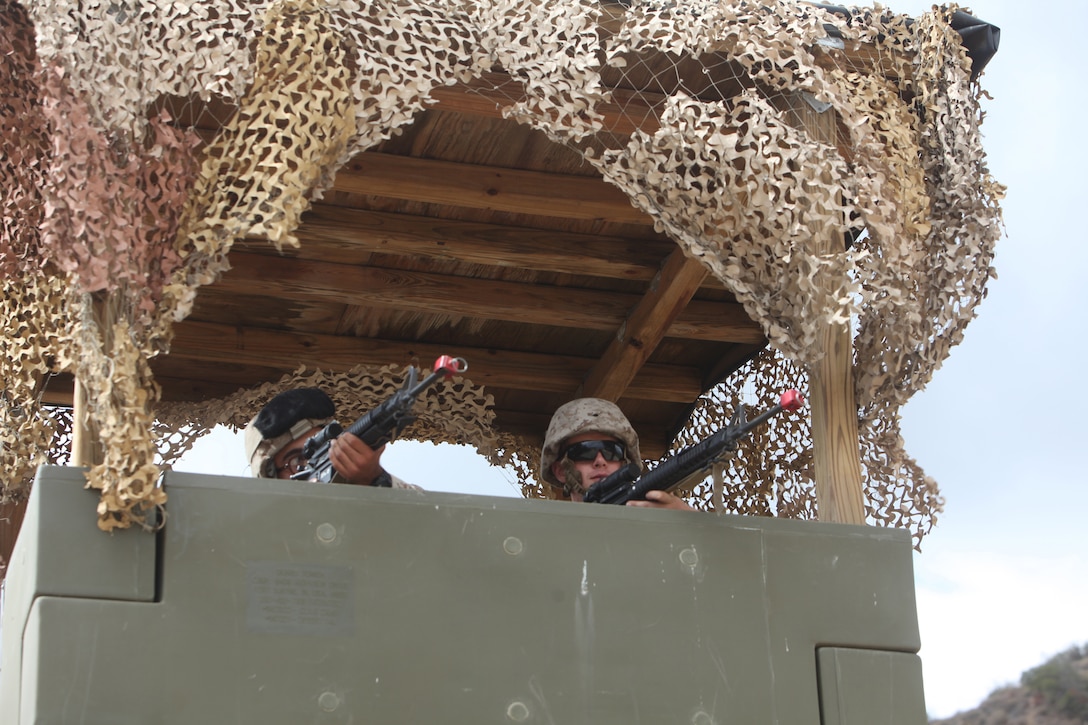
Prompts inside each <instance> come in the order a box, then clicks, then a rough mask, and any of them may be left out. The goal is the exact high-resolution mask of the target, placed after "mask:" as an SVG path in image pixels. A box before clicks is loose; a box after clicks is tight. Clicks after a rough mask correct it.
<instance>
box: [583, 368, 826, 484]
mask: <svg viewBox="0 0 1088 725" xmlns="http://www.w3.org/2000/svg"><path fill="white" fill-rule="evenodd" d="M804 402H805V401H804V398H802V397H801V394H800V393H799V392H798V391H796V390H787V391H786V392H785V393H783V394H782V396H781V397H780V398H779V402H778V404H777V405H775V406H774V407H773V408H771V409H769V410H766V411H764V412H763V413H761V414H759V415H758V416H756V417H755V418H753V419H752V420H751V421H749V420H746V419H745V415H744V406H743V405H740V406H738V407H737V410H736V411H735V412H734V413H733V417H732V418H730V420H729V423H728V425H726V426H725V428H723V429H721V430H720V431H718V432H717V433H714V434H713V435H711V436H710V437H708V438H704V439H703V440H701V441H699V442H698V443H695V444H692V445H690V446H688V447H687V448H684V449H683V450H681V451H680V452H679V453H677V454H676V455H675V456H673V457H672V458H670V459H668V460H667V461H665V462H664V463H662V464H661V465H660V466H658V467H657V468H655V469H653V470H651V471H647V472H646V473H645V474H644V475H643V476H641V477H640V476H639V475H638V473H639V471H638V466H636V465H635V464H633V463H632V464H629V465H627V466H625V467H623V468H621V469H619V470H618V471H616V472H615V473H613V474H612V475H611V476H609V477H608V478H605V479H603V480H601V481H598V482H597V483H595V484H593V485H592V486H590V487H589V490H588V491H586V494H585V501H586V502H588V503H609V504H618V505H621V506H622V505H623V504H626V503H627V502H628V501H642V500H645V498H646V494H647V493H649V492H650V491H669V490H672V489H673V488H675V487H677V486H679V485H680V484H681V483H683V482H684V481H686V480H687V479H688V478H690V477H691V476H693V475H695V474H696V473H699V472H701V471H706V470H708V469H709V468H710V466H711V465H712V464H713V463H714V462H715V461H716V460H718V459H719V458H721V456H722V455H723V454H725V453H727V452H730V451H735V450H736V449H737V443H738V442H739V441H740V440H741V439H742V438H744V437H745V436H746V435H748V433H749V432H750V431H751V430H752V429H753V428H755V427H757V426H760V425H763V423H765V422H766V421H767V420H769V419H770V418H771V417H772V416H775V415H778V414H779V413H781V412H782V411H783V410H788V411H795V410H797V409H799V408H800V407H801V406H802V405H803V404H804Z"/></svg>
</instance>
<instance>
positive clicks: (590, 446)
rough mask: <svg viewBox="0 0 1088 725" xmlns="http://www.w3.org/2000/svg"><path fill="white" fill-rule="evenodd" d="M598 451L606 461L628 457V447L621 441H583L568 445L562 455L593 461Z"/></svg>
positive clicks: (573, 458) (568, 457)
mask: <svg viewBox="0 0 1088 725" xmlns="http://www.w3.org/2000/svg"><path fill="white" fill-rule="evenodd" d="M598 453H600V454H601V455H602V456H604V459H605V460H606V461H622V460H624V459H625V458H626V457H627V448H626V446H624V445H623V444H622V443H620V442H619V441H581V442H580V443H571V444H570V445H569V446H567V447H566V449H565V450H564V451H563V455H562V456H561V457H565V458H567V459H568V460H571V461H593V460H596V459H597V454H598Z"/></svg>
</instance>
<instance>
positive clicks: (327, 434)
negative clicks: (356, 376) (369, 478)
mask: <svg viewBox="0 0 1088 725" xmlns="http://www.w3.org/2000/svg"><path fill="white" fill-rule="evenodd" d="M465 370H468V363H467V362H466V361H465V360H464V358H452V357H450V356H449V355H443V356H441V357H439V358H438V359H437V360H435V363H434V369H433V372H432V373H431V374H430V375H428V376H427V377H426V378H425V379H424V380H423V381H422V382H417V380H418V379H419V374H418V371H417V370H416V368H415V367H414V366H411V365H409V366H408V377H407V379H406V380H405V381H404V385H403V386H402V387H401V389H400V390H398V391H397V392H395V393H393V395H391V396H390V397H389V398H387V399H386V400H385V401H383V402H382V404H381V405H379V406H378V407H377V408H373V409H372V410H370V411H368V412H367V413H365V414H363V415H362V416H360V417H359V419H358V420H356V421H355V422H354V423H352V424H351V425H350V426H348V428H347V430H346V431H345V430H344V429H343V427H341V425H340V424H339V423H337V422H335V421H334V422H332V423H329V424H328V425H326V426H325V427H324V428H322V429H321V430H320V431H318V432H317V433H315V434H314V435H313V436H311V437H310V439H309V440H307V441H306V444H305V446H304V447H303V449H302V455H304V456H305V457H306V458H307V459H308V461H307V467H306V469H305V470H302V471H299V472H298V473H296V474H295V475H293V476H291V478H292V479H294V480H298V481H317V482H319V483H330V482H332V481H333V480H334V479H335V478H336V469H335V468H334V467H333V465H332V461H331V460H329V453H330V451H331V450H332V442H333V441H334V440H335V439H337V438H339V437H340V436H341V435H342V434H343V433H345V432H347V433H351V434H352V435H354V436H358V437H359V438H360V439H361V440H362V441H363V442H364V443H366V444H367V445H368V446H370V447H371V448H372V449H374V450H377V449H379V448H381V447H382V446H384V445H385V444H386V443H388V442H389V441H391V440H393V438H395V437H396V436H397V435H399V434H400V432H401V431H402V430H404V428H405V427H406V426H408V425H409V424H411V422H412V421H413V420H415V416H413V415H412V406H413V405H415V402H416V399H417V398H418V397H419V395H420V393H422V392H423V391H424V390H426V389H427V388H429V387H430V386H432V385H434V384H435V383H436V382H438V381H439V380H440V379H442V378H444V377H446V378H448V377H452V376H453V375H454V374H455V373H461V372H464V371H465ZM380 485H385V486H388V485H390V484H389V478H388V477H385V481H384V482H383V483H382V484H380Z"/></svg>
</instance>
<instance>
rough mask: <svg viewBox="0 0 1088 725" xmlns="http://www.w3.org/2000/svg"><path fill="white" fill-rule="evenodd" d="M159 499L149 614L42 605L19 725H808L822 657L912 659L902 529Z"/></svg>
mask: <svg viewBox="0 0 1088 725" xmlns="http://www.w3.org/2000/svg"><path fill="white" fill-rule="evenodd" d="M47 475H52V474H50V473H43V478H44V477H46V476H47ZM40 483H41V480H40V481H39V484H40ZM166 487H167V493H168V495H169V503H168V514H167V519H166V526H165V529H164V533H163V535H162V537H161V551H160V552H159V567H160V568H159V572H158V573H159V577H160V579H161V596H160V597H159V599H158V600H157V601H148V600H144V601H116V600H115V599H114V598H108V597H101V596H99V595H98V594H87V595H83V594H81V593H80V592H78V591H67V592H64V593H63V594H62V595H56V594H55V593H52V592H42V593H39V594H38V595H37V596H35V597H34V599H33V601H34V604H33V607H32V608H31V609H30V610H28V611H27V612H26V614H25V616H24V621H25V631H26V634H25V637H24V644H23V650H22V667H21V672H22V687H21V690H22V701H23V702H22V706H21V708H20V710H19V717H20V718H21V719H14V720H13V719H10V718H5V719H4V722H17V723H21V724H23V723H62V722H71V721H72V719H73V715H74V714H75V713H78V714H79V717H80V718H82V721H83V722H88V723H99V722H100V723H107V722H109V723H125V722H155V723H197V722H199V723H208V722H236V723H261V725H266V724H269V723H292V724H295V723H300V722H312V723H369V722H375V723H389V722H450V723H479V722H500V723H501V722H514V723H553V722H554V723H564V724H577V723H612V722H625V723H627V722H648V723H689V722H690V723H696V724H697V725H712V724H714V723H753V722H766V723H771V722H777V723H782V724H783V725H786V724H788V723H798V724H800V723H811V724H813V725H815V723H819V722H820V701H821V691H820V689H819V685H818V681H817V666H816V651H817V647H818V646H821V645H829V644H833V645H839V646H850V647H858V648H867V649H877V650H891V651H899V652H914V651H916V650H917V649H918V630H917V623H916V615H915V611H914V590H913V575H912V570H911V566H912V561H911V548H910V542H909V537H908V536H907V534H906V533H905V532H899V531H889V530H885V529H873V528H863V527H851V526H835V525H822V524H813V523H805V522H796V521H785V520H776V519H754V518H743V517H717V516H713V515H710V514H693V513H689V512H677V511H648V510H637V509H629V508H622V507H613V506H598V505H590V504H571V503H565V502H556V501H525V500H521V499H506V498H489V497H479V496H463V495H455V494H444V493H420V492H413V491H404V490H390V489H369V488H357V487H352V486H341V485H318V484H307V483H295V482H285V481H267V480H260V481H258V480H254V479H241V478H226V477H212V476H196V475H184V474H170V475H169V476H168V477H167V480H166ZM36 493H37V489H36V490H35V494H36ZM71 493H72V494H73V495H74V496H77V495H79V496H82V498H81V499H80V500H85V498H86V492H83V491H81V490H75V489H73V490H72V491H71ZM74 508H75V509H80V506H75V507H74ZM88 510H90V511H91V512H92V514H93V506H88V509H87V510H82V509H81V510H79V511H78V512H75V511H73V512H71V513H69V514H66V516H73V515H76V516H84V517H87V516H88ZM90 520H91V522H92V526H93V515H91V516H90ZM56 526H57V528H58V530H61V531H66V530H67V528H68V527H67V525H66V524H65V523H63V522H61V521H57V523H56ZM65 536H68V537H69V540H68V541H67V542H66V546H69V547H76V548H79V547H83V546H86V545H88V542H89V541H91V540H92V539H94V538H95V537H100V538H108V537H109V535H107V534H103V533H101V532H98V531H86V532H80V533H78V534H71V535H69V534H67V533H65ZM129 538H131V539H133V542H135V541H136V539H137V538H139V537H135V538H133V537H129ZM145 540H146V539H145ZM22 543H23V542H22V541H20V544H22ZM133 545H136V546H140V545H141V544H135V543H133ZM132 556H133V554H132V553H131V552H130V554H128V555H127V557H126V556H121V557H120V559H125V558H128V559H131V558H132ZM37 564H38V566H39V567H44V568H49V567H50V566H51V563H50V562H49V561H47V560H45V559H44V558H40V557H39V561H38V562H37ZM107 566H108V565H107ZM10 576H15V577H17V578H20V579H21V578H23V577H24V573H23V572H22V571H18V572H16V571H13V572H12V574H11V575H9V577H10ZM46 594H48V596H46ZM18 628H19V629H20V630H22V629H23V623H22V622H20V623H19V625H18ZM5 630H7V622H5ZM9 675H10V673H9V668H8V667H6V666H5V667H4V669H3V670H2V671H0V677H2V678H4V679H8V678H9ZM910 687H913V685H910ZM911 691H912V690H909V689H908V686H904V690H903V694H904V695H905V696H909V695H910V692H911ZM913 691H914V692H915V696H916V698H917V700H918V703H919V706H921V689H920V686H919V687H917V688H915V690H913ZM5 707H6V705H5ZM0 715H6V712H0Z"/></svg>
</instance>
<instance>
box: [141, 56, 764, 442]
mask: <svg viewBox="0 0 1088 725" xmlns="http://www.w3.org/2000/svg"><path fill="white" fill-rule="evenodd" d="M670 62H671V61H670ZM519 88H520V84H515V83H513V81H510V80H509V79H508V78H505V77H503V76H501V75H499V74H490V75H489V76H488V77H485V78H482V79H478V80H477V81H475V82H474V83H473V85H472V86H464V87H454V88H444V89H441V90H440V91H438V92H436V94H435V96H436V98H437V99H438V101H439V102H438V103H437V105H436V106H434V107H433V108H430V109H428V110H425V111H423V112H421V113H419V114H418V115H417V116H416V118H415V119H414V122H413V123H412V124H411V125H410V126H408V127H406V128H405V129H404V130H403V132H402V133H401V134H399V135H397V136H394V137H393V138H392V139H390V140H388V141H386V142H384V143H382V144H381V145H379V146H378V147H376V148H373V149H371V150H368V151H366V152H365V153H361V154H359V155H358V156H356V157H355V158H354V159H352V160H351V161H350V162H349V163H348V164H347V165H345V166H344V167H343V168H341V169H340V170H339V172H338V173H337V175H336V178H335V183H334V185H333V187H332V188H331V189H330V190H329V191H327V192H326V193H325V194H324V198H322V199H321V200H320V201H319V202H317V203H315V204H314V205H313V207H312V209H311V210H310V211H309V212H308V213H307V214H306V215H305V216H304V218H303V223H302V225H301V226H300V227H299V229H298V230H297V235H298V238H299V239H300V241H301V246H300V248H299V249H287V250H285V251H284V252H283V253H282V254H281V253H279V252H277V251H276V249H275V248H274V247H273V246H272V245H271V244H270V243H269V242H268V241H266V240H243V241H240V242H238V243H236V244H235V246H234V248H233V249H232V251H231V253H230V257H229V259H230V263H231V266H232V269H231V270H230V271H229V272H227V273H226V274H225V275H224V276H223V277H222V278H221V279H220V280H219V281H218V282H216V283H215V284H213V285H210V286H206V287H203V288H201V289H200V291H199V293H198V297H197V301H196V305H195V307H194V309H193V312H192V314H191V315H190V316H189V317H188V318H187V319H186V320H184V321H183V322H181V323H179V324H177V326H176V337H175V340H174V342H173V345H172V347H171V350H170V354H169V355H168V356H164V357H160V358H157V359H155V360H154V361H153V368H154V372H155V374H156V378H157V380H158V381H159V382H160V383H161V385H162V388H163V399H164V400H167V401H177V400H202V399H208V398H214V397H219V396H222V395H225V394H228V393H231V392H234V391H235V390H237V389H238V388H239V387H243V386H251V385H255V384H258V383H260V382H264V381H272V380H275V379H277V378H279V377H280V376H281V375H282V374H284V373H286V372H290V371H293V370H295V369H297V368H298V367H299V366H300V365H306V366H309V367H320V368H322V369H325V370H332V371H339V370H346V369H348V368H350V367H352V366H353V365H356V364H369V365H385V364H389V363H403V364H406V365H407V364H409V363H414V364H417V365H422V366H423V367H425V368H428V367H430V365H431V363H432V362H433V360H434V358H435V357H437V356H438V355H440V354H450V355H454V356H459V357H463V358H465V359H466V360H467V361H468V363H469V371H468V373H467V376H466V377H468V378H469V379H471V380H472V381H473V382H474V383H476V384H482V385H484V386H485V388H486V390H487V392H489V393H491V394H492V395H493V396H494V399H495V412H496V421H495V424H496V426H497V427H498V428H499V429H500V430H506V431H510V432H514V433H517V434H520V435H525V436H528V437H529V439H530V440H533V439H539V438H540V437H541V436H542V435H543V431H544V429H545V428H546V427H547V423H548V420H549V418H550V416H551V413H552V412H553V411H554V410H555V408H556V407H558V406H559V405H560V404H561V403H563V402H565V401H566V400H569V399H571V398H574V397H578V396H596V397H603V398H608V399H612V400H617V401H619V402H620V404H621V406H622V407H623V409H624V410H625V411H626V412H627V414H628V415H629V416H630V417H631V419H632V421H633V423H634V424H635V425H636V427H637V428H638V429H639V433H640V435H641V436H642V437H643V439H644V444H643V448H644V452H645V454H646V455H650V456H659V455H661V454H662V453H663V452H664V450H665V447H666V445H667V443H668V441H669V440H671V438H672V436H673V435H675V433H676V432H677V431H678V430H679V428H680V426H682V425H683V423H684V421H685V420H686V418H687V414H688V411H689V410H690V407H691V405H692V403H693V402H694V401H695V400H696V399H697V398H698V397H699V395H700V394H701V393H703V392H704V391H706V390H707V389H708V388H710V387H712V386H714V385H715V384H716V383H718V382H719V381H721V380H722V379H723V378H724V377H725V376H726V375H728V374H729V373H730V372H731V371H733V370H734V369H736V368H737V367H738V366H739V365H740V364H742V363H743V362H744V361H745V360H747V359H749V358H750V357H751V356H752V355H753V354H755V353H756V352H758V351H759V350H760V349H761V348H762V347H763V346H764V345H765V344H766V340H765V338H764V336H763V334H762V332H761V331H760V329H759V327H758V326H757V325H756V324H755V323H754V322H752V321H751V320H750V319H749V318H748V316H747V315H746V314H745V312H744V310H743V308H742V307H741V306H740V305H739V304H737V303H736V301H735V299H734V298H733V296H732V295H731V294H730V293H728V292H727V291H726V290H725V289H724V287H723V286H722V285H721V283H720V282H718V281H717V280H716V279H714V278H713V277H711V276H710V275H708V274H707V273H706V271H705V268H704V267H703V266H702V264H701V263H699V262H698V261H695V260H691V259H687V258H685V257H684V255H683V254H682V253H681V251H680V250H679V247H678V246H677V245H676V244H675V243H674V242H673V241H671V240H670V239H668V238H667V237H665V236H664V235H662V234H659V233H656V232H655V231H654V229H653V224H652V220H651V219H650V217H649V216H647V215H645V214H643V213H642V212H640V211H638V210H637V209H635V208H634V207H633V206H632V205H631V203H630V201H629V200H628V199H627V197H626V196H625V195H624V194H623V193H622V192H620V191H619V190H618V189H617V188H615V187H613V186H612V185H610V184H608V183H606V182H605V181H604V180H603V179H602V178H601V177H600V175H599V174H598V173H597V171H596V170H595V169H594V168H593V167H592V166H590V165H589V164H587V163H585V162H584V161H583V159H582V157H581V155H580V154H578V153H577V152H575V151H574V150H572V149H570V148H567V147H565V146H562V145H559V144H556V143H553V142H552V141H550V140H549V139H548V138H547V137H546V136H545V135H544V134H543V133H541V132H539V131H535V130H533V129H531V128H530V127H528V126H525V125H521V124H519V123H517V122H515V121H512V120H506V119H503V118H502V117H501V115H500V113H499V110H498V109H499V103H500V102H501V103H504V104H505V103H509V100H508V94H509V93H510V92H511V89H514V90H517V89H519ZM625 95H626V96H628V97H629V96H631V93H630V92H629V91H628V90H626V89H623V88H620V89H618V91H617V97H621V98H622V97H624V96H625ZM645 98H646V96H645V95H643V96H642V100H640V101H639V103H641V104H643V106H645V104H646V101H645ZM651 98H652V96H651ZM175 110H176V111H178V112H181V113H188V114H189V115H190V116H191V118H189V119H185V118H182V121H183V122H185V121H186V120H188V121H190V122H194V123H196V124H197V125H200V126H202V127H204V128H205V129H206V131H207V132H208V133H209V134H210V133H211V132H213V131H214V126H215V123H212V122H209V120H208V119H210V118H217V119H221V120H225V118H226V114H227V113H229V109H216V111H215V112H214V113H208V112H206V109H200V108H197V107H195V106H194V105H193V104H192V103H189V102H187V103H185V104H182V105H180V106H179V108H178V109H175ZM637 114H638V108H637V106H633V105H631V104H630V103H628V104H627V105H626V107H625V110H624V112H623V113H619V112H618V110H617V112H616V113H615V114H614V115H612V116H611V117H610V119H609V121H608V123H610V124H612V126H613V128H615V129H616V130H617V131H619V132H621V133H622V132H626V133H630V130H631V129H632V128H633V125H632V124H633V123H634V121H632V119H633V118H639V117H638V115H637ZM653 118H654V117H653V115H652V113H651V112H650V109H649V108H646V109H645V113H644V115H643V116H641V121H642V122H644V123H654V122H655V121H653V120H652V119H653ZM361 412H362V411H360V413H361Z"/></svg>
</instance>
